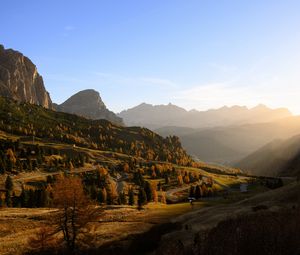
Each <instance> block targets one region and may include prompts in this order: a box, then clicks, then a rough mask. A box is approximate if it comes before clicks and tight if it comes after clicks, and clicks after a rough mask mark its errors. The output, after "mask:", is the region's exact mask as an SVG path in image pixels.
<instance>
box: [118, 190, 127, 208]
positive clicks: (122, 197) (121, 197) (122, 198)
mask: <svg viewBox="0 0 300 255" xmlns="http://www.w3.org/2000/svg"><path fill="white" fill-rule="evenodd" d="M118 202H119V204H120V205H126V204H127V199H126V195H125V193H124V192H120V194H119V199H118Z"/></svg>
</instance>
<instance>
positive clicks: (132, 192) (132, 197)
mask: <svg viewBox="0 0 300 255" xmlns="http://www.w3.org/2000/svg"><path fill="white" fill-rule="evenodd" d="M128 196H129V198H128V204H129V205H134V191H133V189H132V188H131V189H130V190H129V192H128Z"/></svg>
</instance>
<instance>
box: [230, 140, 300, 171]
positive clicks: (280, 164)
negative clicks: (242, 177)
mask: <svg viewBox="0 0 300 255" xmlns="http://www.w3.org/2000/svg"><path fill="white" fill-rule="evenodd" d="M235 166H236V167H238V168H241V169H243V170H247V171H249V172H250V173H251V174H254V175H264V176H298V175H299V174H300V135H297V136H294V137H292V138H289V139H287V140H274V141H272V142H270V143H268V144H267V145H265V146H263V147H262V148H260V149H259V150H257V151H255V152H253V153H251V154H250V155H249V156H247V157H245V158H244V159H242V160H241V161H240V162H238V163H237V164H235Z"/></svg>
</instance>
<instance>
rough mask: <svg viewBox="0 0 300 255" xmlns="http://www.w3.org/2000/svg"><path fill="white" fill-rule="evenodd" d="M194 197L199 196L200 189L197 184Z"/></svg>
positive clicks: (197, 197)
mask: <svg viewBox="0 0 300 255" xmlns="http://www.w3.org/2000/svg"><path fill="white" fill-rule="evenodd" d="M195 198H196V199H199V198H201V190H200V186H199V185H197V186H196V189H195Z"/></svg>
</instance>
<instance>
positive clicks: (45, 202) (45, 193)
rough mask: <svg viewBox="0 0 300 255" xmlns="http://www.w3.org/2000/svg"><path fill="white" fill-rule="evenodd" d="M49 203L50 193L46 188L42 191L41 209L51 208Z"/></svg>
mask: <svg viewBox="0 0 300 255" xmlns="http://www.w3.org/2000/svg"><path fill="white" fill-rule="evenodd" d="M49 202H50V196H49V193H48V191H47V190H46V189H45V188H43V189H42V190H41V204H40V207H47V206H49Z"/></svg>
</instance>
